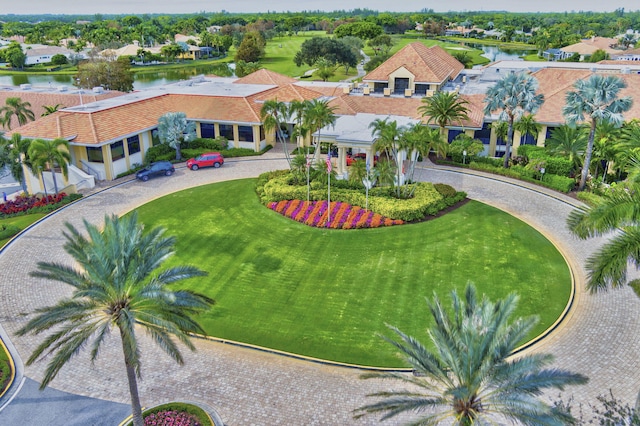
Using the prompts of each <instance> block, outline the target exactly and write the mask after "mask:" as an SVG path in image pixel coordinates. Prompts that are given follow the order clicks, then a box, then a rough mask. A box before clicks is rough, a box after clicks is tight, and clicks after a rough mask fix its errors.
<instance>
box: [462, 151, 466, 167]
mask: <svg viewBox="0 0 640 426" xmlns="http://www.w3.org/2000/svg"><path fill="white" fill-rule="evenodd" d="M462 164H467V150H466V149H465V150H464V151H462Z"/></svg>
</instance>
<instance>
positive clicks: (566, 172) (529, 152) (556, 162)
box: [518, 145, 574, 177]
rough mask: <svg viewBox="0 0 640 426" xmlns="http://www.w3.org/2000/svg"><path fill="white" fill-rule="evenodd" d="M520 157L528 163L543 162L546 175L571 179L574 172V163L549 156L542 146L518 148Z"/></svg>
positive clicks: (522, 146) (566, 159)
mask: <svg viewBox="0 0 640 426" xmlns="http://www.w3.org/2000/svg"><path fill="white" fill-rule="evenodd" d="M518 155H519V156H523V157H525V158H526V159H527V162H528V161H532V160H535V159H537V160H542V162H544V168H545V173H548V174H552V175H560V176H566V177H571V175H572V174H573V172H574V170H573V163H572V162H571V161H570V160H569V159H568V158H564V157H557V156H553V155H549V152H548V151H547V150H546V149H545V148H543V147H541V146H534V145H521V146H520V147H518Z"/></svg>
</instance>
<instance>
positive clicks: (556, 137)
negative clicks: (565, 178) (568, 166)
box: [544, 124, 587, 170]
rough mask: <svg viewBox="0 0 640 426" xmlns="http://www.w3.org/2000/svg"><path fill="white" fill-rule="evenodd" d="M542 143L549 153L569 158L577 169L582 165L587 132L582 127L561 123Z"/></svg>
mask: <svg viewBox="0 0 640 426" xmlns="http://www.w3.org/2000/svg"><path fill="white" fill-rule="evenodd" d="M544 144H545V148H546V149H547V151H549V152H550V153H551V154H553V155H561V156H563V157H567V158H569V161H571V162H572V163H573V166H574V167H575V168H576V170H578V169H579V168H580V167H581V166H582V156H583V155H584V151H585V149H586V148H587V134H586V132H585V131H584V128H583V127H575V126H573V127H572V126H568V125H566V124H563V125H562V126H560V127H556V128H555V129H553V131H552V132H551V136H550V137H549V139H547V140H546V141H545V143H544Z"/></svg>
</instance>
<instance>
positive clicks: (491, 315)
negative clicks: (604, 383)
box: [356, 285, 588, 426]
mask: <svg viewBox="0 0 640 426" xmlns="http://www.w3.org/2000/svg"><path fill="white" fill-rule="evenodd" d="M452 298H453V303H452V312H451V313H448V312H446V310H445V308H444V307H443V306H442V304H441V303H440V300H439V299H438V297H437V296H434V298H433V301H431V302H428V305H429V310H430V311H431V314H432V316H433V319H434V322H435V324H434V325H433V326H432V327H431V328H430V329H429V336H430V338H431V343H432V344H433V346H434V348H435V350H432V351H429V350H428V349H427V348H426V347H425V346H423V345H422V344H421V343H420V342H419V341H417V340H416V339H415V338H413V337H410V336H408V335H406V334H404V333H403V332H401V331H400V330H398V329H397V328H395V327H390V328H391V329H392V330H393V331H395V332H396V334H397V335H398V337H399V339H398V340H394V339H390V338H386V337H385V340H387V341H388V342H390V343H391V344H392V345H394V346H395V347H396V348H397V349H398V350H399V351H400V353H401V354H402V355H403V356H404V358H405V359H406V360H407V362H408V363H409V364H410V365H411V367H412V368H413V369H414V370H415V371H416V373H418V374H416V375H415V376H413V375H407V374H403V373H397V372H375V373H369V374H365V375H363V376H362V377H363V378H367V379H368V378H381V379H395V380H398V381H400V382H402V383H405V384H408V385H410V386H412V388H414V389H416V390H394V391H388V392H379V393H376V394H373V395H370V396H375V397H380V398H383V399H382V400H381V401H379V402H376V403H373V404H370V405H366V406H364V407H361V408H359V409H358V410H356V412H357V413H358V414H359V416H361V415H364V414H366V413H386V414H385V415H384V416H383V417H382V420H384V419H388V418H391V417H394V416H395V415H397V414H400V413H402V412H406V411H416V412H419V413H420V418H419V419H418V420H417V421H415V422H414V423H411V424H415V425H417V424H421V425H437V424H440V423H441V422H446V424H454V425H461V426H468V425H471V424H502V423H507V422H509V423H511V421H515V422H518V423H522V424H525V425H559V424H568V423H566V422H567V421H569V420H571V419H572V417H571V415H570V414H568V413H566V412H563V411H560V410H558V409H557V408H555V407H552V406H549V405H548V404H546V403H545V402H543V401H542V400H540V399H538V395H540V394H541V393H542V391H543V390H545V389H548V388H556V389H563V388H564V387H565V386H567V385H575V384H583V383H586V382H587V380H588V379H587V378H586V377H585V376H582V375H580V374H575V373H571V372H569V371H563V370H559V369H556V368H547V366H548V365H549V364H551V363H552V361H553V356H552V355H547V354H531V355H522V356H516V357H511V356H512V353H513V351H514V349H516V347H517V346H518V345H519V344H520V342H521V340H522V339H523V338H524V337H525V336H527V334H528V333H529V331H530V330H531V328H532V327H533V326H534V325H535V323H536V321H537V319H536V318H535V317H529V318H518V319H516V320H515V321H512V320H511V315H512V314H513V312H514V310H515V306H516V304H517V300H518V297H517V296H516V295H515V294H510V295H509V296H507V297H506V298H505V299H504V300H500V301H498V302H496V303H492V302H491V301H489V300H488V299H487V297H486V296H483V297H482V298H481V299H480V298H478V295H477V293H476V289H475V288H474V287H473V286H472V285H468V286H467V288H466V290H465V295H464V299H462V298H460V297H459V296H458V294H457V293H456V291H453V293H452ZM421 376H423V377H421Z"/></svg>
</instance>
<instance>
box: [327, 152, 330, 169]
mask: <svg viewBox="0 0 640 426" xmlns="http://www.w3.org/2000/svg"><path fill="white" fill-rule="evenodd" d="M327 172H329V173H331V153H328V154H327Z"/></svg>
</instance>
